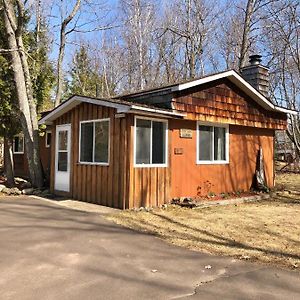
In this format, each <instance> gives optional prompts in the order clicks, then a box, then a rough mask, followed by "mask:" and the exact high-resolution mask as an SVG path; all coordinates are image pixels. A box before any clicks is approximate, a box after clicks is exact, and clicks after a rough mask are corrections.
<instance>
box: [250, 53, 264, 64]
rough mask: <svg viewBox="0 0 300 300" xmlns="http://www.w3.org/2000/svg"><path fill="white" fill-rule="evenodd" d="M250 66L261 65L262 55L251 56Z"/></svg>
mask: <svg viewBox="0 0 300 300" xmlns="http://www.w3.org/2000/svg"><path fill="white" fill-rule="evenodd" d="M249 63H250V65H252V66H253V65H259V64H260V63H261V55H259V54H253V55H250V56H249Z"/></svg>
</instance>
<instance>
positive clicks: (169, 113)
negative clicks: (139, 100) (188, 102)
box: [131, 105, 186, 117]
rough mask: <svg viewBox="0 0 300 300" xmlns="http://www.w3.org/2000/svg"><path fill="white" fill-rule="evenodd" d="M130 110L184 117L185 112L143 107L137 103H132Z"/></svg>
mask: <svg viewBox="0 0 300 300" xmlns="http://www.w3.org/2000/svg"><path fill="white" fill-rule="evenodd" d="M131 110H135V111H142V112H148V113H155V114H160V115H167V116H172V117H184V116H186V114H185V113H179V112H175V111H165V110H161V109H156V108H150V107H143V106H138V105H132V106H131Z"/></svg>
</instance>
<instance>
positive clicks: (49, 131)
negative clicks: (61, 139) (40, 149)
mask: <svg viewBox="0 0 300 300" xmlns="http://www.w3.org/2000/svg"><path fill="white" fill-rule="evenodd" d="M49 133H50V134H51V140H52V131H51V130H47V131H46V133H45V147H46V148H50V147H51V140H50V144H47V135H48V134H49Z"/></svg>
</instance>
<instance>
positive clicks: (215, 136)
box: [198, 125, 227, 162]
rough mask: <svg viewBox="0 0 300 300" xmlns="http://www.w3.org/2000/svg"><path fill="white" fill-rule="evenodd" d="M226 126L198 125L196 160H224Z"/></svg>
mask: <svg viewBox="0 0 300 300" xmlns="http://www.w3.org/2000/svg"><path fill="white" fill-rule="evenodd" d="M226 138H227V135H226V128H225V127H219V126H206V125H199V127H198V161H200V162H201V161H212V162H213V161H226V159H227V157H226Z"/></svg>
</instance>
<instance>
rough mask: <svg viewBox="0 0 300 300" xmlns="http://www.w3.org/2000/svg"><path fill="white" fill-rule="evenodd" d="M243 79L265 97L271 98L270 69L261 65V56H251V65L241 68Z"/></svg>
mask: <svg viewBox="0 0 300 300" xmlns="http://www.w3.org/2000/svg"><path fill="white" fill-rule="evenodd" d="M240 72H241V75H242V77H243V78H244V79H245V80H246V81H248V82H249V83H250V84H251V85H252V86H253V87H255V88H256V89H257V90H258V91H259V92H261V93H262V94H263V95H264V96H265V97H269V69H268V68H267V67H265V66H263V65H261V55H250V56H249V65H248V66H246V67H243V68H241V70H240Z"/></svg>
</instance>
